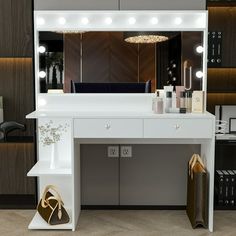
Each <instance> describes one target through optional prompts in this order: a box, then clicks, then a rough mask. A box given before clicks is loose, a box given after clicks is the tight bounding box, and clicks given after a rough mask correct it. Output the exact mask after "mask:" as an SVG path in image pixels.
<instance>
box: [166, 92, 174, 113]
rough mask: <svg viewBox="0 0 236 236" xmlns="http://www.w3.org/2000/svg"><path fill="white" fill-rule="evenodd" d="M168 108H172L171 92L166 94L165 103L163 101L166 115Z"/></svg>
mask: <svg viewBox="0 0 236 236" xmlns="http://www.w3.org/2000/svg"><path fill="white" fill-rule="evenodd" d="M170 108H172V92H170V91H168V92H166V101H165V112H166V113H168V112H169V110H170Z"/></svg>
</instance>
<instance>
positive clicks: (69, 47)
mask: <svg viewBox="0 0 236 236" xmlns="http://www.w3.org/2000/svg"><path fill="white" fill-rule="evenodd" d="M80 42H81V34H65V35H64V60H65V63H64V77H65V78H66V79H65V82H64V92H65V93H70V92H71V83H70V82H71V80H73V81H75V82H80V80H81V79H80Z"/></svg>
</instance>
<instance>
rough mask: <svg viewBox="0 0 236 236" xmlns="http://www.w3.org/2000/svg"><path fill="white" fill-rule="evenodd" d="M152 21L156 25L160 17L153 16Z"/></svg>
mask: <svg viewBox="0 0 236 236" xmlns="http://www.w3.org/2000/svg"><path fill="white" fill-rule="evenodd" d="M150 21H151V24H153V25H156V24H157V23H158V18H156V17H152V18H151V20H150Z"/></svg>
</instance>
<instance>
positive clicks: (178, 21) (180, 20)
mask: <svg viewBox="0 0 236 236" xmlns="http://www.w3.org/2000/svg"><path fill="white" fill-rule="evenodd" d="M182 21H183V20H182V18H181V17H176V18H175V24H176V25H180V24H181V23H182Z"/></svg>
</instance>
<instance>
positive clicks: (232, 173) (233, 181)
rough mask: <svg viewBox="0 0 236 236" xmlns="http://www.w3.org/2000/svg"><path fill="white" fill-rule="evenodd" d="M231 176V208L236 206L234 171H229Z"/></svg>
mask: <svg viewBox="0 0 236 236" xmlns="http://www.w3.org/2000/svg"><path fill="white" fill-rule="evenodd" d="M228 173H229V175H230V183H229V204H230V205H231V206H234V205H235V173H234V172H233V171H232V170H228Z"/></svg>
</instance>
